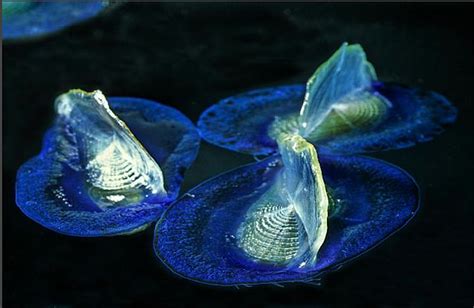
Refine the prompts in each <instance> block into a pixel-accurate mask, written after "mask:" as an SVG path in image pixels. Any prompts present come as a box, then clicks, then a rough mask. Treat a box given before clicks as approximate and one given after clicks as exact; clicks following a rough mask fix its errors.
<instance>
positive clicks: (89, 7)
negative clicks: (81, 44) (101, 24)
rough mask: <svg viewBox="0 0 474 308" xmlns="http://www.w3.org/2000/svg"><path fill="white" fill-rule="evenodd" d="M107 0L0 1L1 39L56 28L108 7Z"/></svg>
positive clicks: (31, 35) (56, 29) (17, 37)
mask: <svg viewBox="0 0 474 308" xmlns="http://www.w3.org/2000/svg"><path fill="white" fill-rule="evenodd" d="M109 5H110V2H109V1H103V0H88V1H70V2H69V1H2V28H3V39H8V40H9V39H24V38H33V37H37V36H42V35H46V34H49V33H52V32H56V31H59V30H61V29H63V28H65V27H67V26H70V25H72V24H75V23H78V22H81V21H84V20H86V19H89V18H92V17H94V16H96V15H97V14H99V13H100V12H101V11H102V10H104V9H105V8H107V7H109Z"/></svg>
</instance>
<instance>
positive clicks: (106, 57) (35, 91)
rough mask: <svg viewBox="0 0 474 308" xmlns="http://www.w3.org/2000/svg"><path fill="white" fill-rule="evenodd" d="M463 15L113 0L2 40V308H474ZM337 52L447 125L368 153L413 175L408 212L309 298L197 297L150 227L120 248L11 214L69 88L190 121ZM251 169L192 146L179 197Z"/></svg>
mask: <svg viewBox="0 0 474 308" xmlns="http://www.w3.org/2000/svg"><path fill="white" fill-rule="evenodd" d="M472 8H473V6H472V5H468V4H466V5H462V4H456V5H449V4H397V3H393V4H375V3H373V4H328V3H324V4H316V3H304V4H285V3H278V4H272V3H261V4H252V3H217V4H209V3H202V4H198V3H182V4H173V3H147V4H144V3H127V4H125V5H123V6H120V7H117V8H116V9H114V10H112V11H110V12H108V13H107V14H104V15H101V16H99V17H97V18H95V19H93V20H90V21H87V22H85V23H82V24H80V25H75V26H73V27H70V28H68V29H66V30H64V31H62V32H60V33H57V34H54V35H51V36H49V37H45V38H42V39H38V40H32V41H25V42H18V43H5V42H4V46H3V65H4V67H3V112H4V114H3V129H4V131H3V172H4V173H3V203H2V207H3V248H4V253H3V258H4V263H3V270H4V277H3V284H4V285H3V296H4V305H5V307H23V306H33V307H54V306H65V307H83V306H87V307H104V306H106V307H116V306H137V305H141V306H142V307H148V306H160V307H162V306H163V307H164V306H182V305H186V304H192V305H199V306H206V307H208V306H210V305H217V306H225V305H232V304H234V305H240V306H249V305H259V306H269V307H270V306H272V307H273V306H277V307H282V306H297V307H302V306H304V307H333V306H337V307H339V306H341V307H353V306H367V305H372V306H379V307H380V306H384V307H392V306H410V307H435V306H438V305H441V306H447V305H449V306H450V307H456V306H466V305H472V303H473V295H472V289H473V288H472V287H473V285H472V231H473V230H472V215H473V210H472V205H473V203H474V200H473V192H472V184H473V181H472V174H473V173H474V172H473V171H474V170H473V163H472V155H473V152H472V145H473V142H472V139H473V138H472V130H473V122H472V114H473V113H472V108H473V107H472V106H473V103H472V84H473V78H472V68H473V59H472V55H473V45H472V36H473V33H472V28H473V27H472V26H473V21H472V16H471V12H472ZM343 41H348V42H349V43H360V44H361V45H362V46H363V47H364V49H365V51H366V53H367V55H368V58H369V60H370V61H371V62H372V63H373V64H374V66H375V69H376V71H377V73H378V77H379V79H381V80H383V81H393V82H400V83H404V84H407V85H411V86H419V87H423V88H426V89H431V90H435V91H437V92H439V93H441V94H443V95H445V96H446V97H447V98H448V99H450V100H451V101H452V103H453V104H454V105H455V106H456V107H457V108H458V109H459V117H458V121H457V122H456V123H455V124H454V125H452V127H450V128H448V129H447V130H446V131H445V132H444V133H443V134H442V135H440V136H438V137H436V138H435V139H434V140H433V141H431V142H428V143H424V144H419V145H417V146H415V147H412V148H408V149H404V150H396V151H388V152H383V153H377V154H371V156H375V157H378V158H381V159H384V160H386V161H388V162H390V163H393V164H395V165H397V166H399V167H401V168H403V169H405V170H406V171H408V172H409V173H410V174H412V175H413V177H414V178H415V179H416V180H417V182H418V184H419V185H420V188H421V192H422V201H423V204H422V207H421V210H420V211H419V213H418V215H417V216H416V217H415V219H414V220H413V221H412V222H411V223H410V224H409V225H408V226H407V227H406V228H405V229H403V230H402V231H400V232H399V233H397V234H396V235H395V236H393V237H392V238H390V239H389V240H387V241H386V242H384V243H383V244H382V245H381V246H379V247H377V248H375V249H374V250H372V251H371V252H369V253H368V254H366V255H364V256H362V257H361V258H359V259H356V260H355V261H353V262H351V263H349V264H347V265H346V266H344V267H343V268H342V269H341V270H339V271H338V272H334V273H331V274H329V275H328V276H326V277H324V279H323V281H322V285H321V286H320V287H315V286H311V285H303V284H295V285H288V286H285V287H284V288H278V287H275V286H263V287H253V288H243V289H239V290H237V289H235V288H217V287H209V286H205V285H198V284H196V283H194V282H191V281H187V280H184V279H182V278H180V277H178V276H175V275H173V274H172V273H170V272H169V271H168V270H167V269H166V268H165V267H164V266H163V265H161V264H160V263H159V262H158V260H157V259H156V258H155V256H154V254H153V249H152V237H153V229H152V228H150V229H148V230H146V231H145V232H142V233H139V234H136V235H132V236H126V237H115V238H93V239H87V238H74V237H67V236H63V235H60V234H57V233H53V232H51V231H49V230H47V229H45V228H43V227H41V226H40V225H38V224H36V223H35V222H33V221H31V220H30V219H28V218H27V217H26V216H24V215H23V214H22V213H21V212H20V210H19V209H18V208H17V207H16V205H15V201H14V183H15V173H16V170H17V169H18V167H19V166H20V165H21V164H22V163H23V162H25V161H26V160H27V159H29V158H30V157H32V156H34V155H36V154H37V153H38V152H39V151H40V148H41V138H42V136H43V133H44V132H45V130H46V128H47V127H48V126H49V125H50V124H51V123H52V120H53V118H54V109H53V101H54V99H55V97H56V96H57V95H59V94H61V93H63V92H65V91H67V90H69V89H71V88H82V89H84V90H89V91H90V90H94V89H100V90H102V91H103V92H104V94H105V95H109V96H135V97H143V98H148V99H152V100H156V101H159V102H161V103H163V104H167V105H170V106H172V107H175V108H177V109H179V110H180V111H181V112H183V113H184V114H185V115H187V116H188V117H189V118H190V119H191V120H193V121H196V120H197V119H198V117H199V115H200V114H201V112H202V111H204V110H205V109H206V108H207V107H209V106H210V105H212V104H213V103H215V102H217V101H218V100H219V99H221V98H223V97H227V96H231V95H234V94H237V93H240V92H244V91H247V90H251V89H256V88H260V87H268V86H277V85H283V84H294V83H303V82H305V81H306V80H307V78H309V77H310V76H311V74H312V73H313V72H314V70H315V69H316V68H317V66H318V65H319V64H320V63H322V62H323V61H324V60H326V59H327V58H328V57H329V56H330V55H331V54H332V53H333V52H334V51H335V50H336V49H337V47H339V45H340V44H341V43H342V42H343ZM252 161H253V158H252V157H251V156H247V155H243V154H238V153H234V152H230V151H227V150H225V149H221V148H218V147H215V146H212V145H209V144H207V143H206V142H204V141H203V142H202V144H201V150H200V153H199V155H198V158H197V160H196V161H195V163H194V165H193V166H192V167H191V169H190V170H189V171H188V172H187V174H186V178H185V181H184V183H183V186H182V190H181V191H182V193H184V192H186V191H187V190H188V189H190V188H192V187H193V186H195V185H197V184H199V183H200V182H202V181H203V180H205V179H208V178H210V177H212V176H214V175H217V174H219V173H221V172H223V171H226V170H229V169H232V168H234V167H237V166H239V165H242V164H244V163H249V162H252Z"/></svg>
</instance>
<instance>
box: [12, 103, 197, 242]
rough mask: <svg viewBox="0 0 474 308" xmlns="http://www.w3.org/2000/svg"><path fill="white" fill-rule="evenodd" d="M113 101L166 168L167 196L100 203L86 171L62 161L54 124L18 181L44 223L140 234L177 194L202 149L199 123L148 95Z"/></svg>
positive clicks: (30, 211)
mask: <svg viewBox="0 0 474 308" xmlns="http://www.w3.org/2000/svg"><path fill="white" fill-rule="evenodd" d="M109 104H110V107H111V109H112V110H113V111H114V113H116V115H117V116H118V117H119V118H120V119H121V120H123V121H124V122H125V123H126V125H127V126H128V127H129V128H130V130H131V131H132V133H133V134H134V135H135V137H136V138H137V139H138V140H139V141H140V143H141V144H142V145H143V147H144V148H145V149H146V151H147V152H148V153H149V154H150V156H151V157H152V158H153V159H154V161H156V163H157V164H158V165H159V166H160V167H161V170H162V173H163V178H164V188H165V190H166V195H164V196H163V195H160V196H153V195H150V196H148V195H147V196H144V198H143V199H141V200H139V202H137V203H136V204H131V205H125V206H124V205H122V206H105V207H104V206H98V204H97V202H96V201H94V200H93V199H92V197H91V194H90V189H89V190H88V188H87V187H86V184H85V176H84V175H83V172H78V171H75V170H74V169H73V168H70V167H69V166H68V165H67V164H65V163H61V162H58V161H57V153H58V151H59V150H60V149H59V145H58V143H59V142H58V140H59V138H60V137H61V136H59V134H60V133H61V132H62V131H61V130H60V129H59V128H58V125H54V126H53V127H52V128H51V129H50V130H48V132H47V133H46V134H45V137H44V140H43V148H42V151H41V153H40V154H39V155H38V156H36V157H34V158H32V159H31V160H29V161H28V162H26V163H25V164H24V165H22V166H21V167H20V169H19V170H18V173H17V181H16V202H17V204H18V206H19V207H20V209H21V210H22V211H23V212H24V213H25V214H26V215H27V216H28V217H30V218H31V219H33V220H34V221H36V222H38V223H39V224H41V225H43V226H44V227H47V228H49V229H51V230H53V231H56V232H59V233H63V234H67V235H73V236H84V237H93V236H110V235H119V234H126V233H134V232H137V231H140V230H142V229H144V228H146V227H147V226H148V225H149V224H150V223H151V222H153V221H156V220H157V219H158V218H159V217H160V215H161V214H162V212H163V210H164V208H165V206H166V205H168V204H169V203H170V202H171V201H173V200H175V199H176V198H177V196H178V193H179V189H180V185H181V182H182V180H183V176H184V172H185V170H186V169H187V168H188V167H189V166H190V165H191V164H192V162H193V161H194V159H195V157H196V155H197V152H198V149H199V142H200V137H199V134H198V132H197V130H196V128H195V127H194V125H193V123H192V122H191V121H190V120H189V119H188V118H187V117H185V116H184V115H183V114H182V113H180V112H179V111H177V110H176V109H174V108H171V107H167V106H164V105H161V104H159V103H157V102H153V101H149V100H145V99H139V98H127V97H115V98H110V99H109Z"/></svg>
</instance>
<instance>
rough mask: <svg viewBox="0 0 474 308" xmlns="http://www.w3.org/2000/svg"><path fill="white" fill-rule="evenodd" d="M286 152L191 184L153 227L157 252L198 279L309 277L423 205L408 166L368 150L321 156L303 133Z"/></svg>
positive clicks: (225, 282)
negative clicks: (391, 162)
mask: <svg viewBox="0 0 474 308" xmlns="http://www.w3.org/2000/svg"><path fill="white" fill-rule="evenodd" d="M278 144H279V150H280V152H281V156H280V155H274V156H271V157H269V158H266V159H264V160H262V161H260V162H257V163H254V164H251V165H247V166H243V167H240V168H238V169H235V170H232V171H230V172H228V173H225V174H222V175H219V176H217V177H215V178H213V179H211V180H209V181H207V182H204V183H202V184H200V185H199V186H198V187H196V188H194V189H193V190H191V191H189V192H188V193H187V194H185V195H184V196H183V197H182V198H181V199H179V200H178V201H176V202H175V203H174V204H173V205H172V206H171V207H170V208H169V209H168V210H167V211H166V212H165V214H164V215H163V217H162V218H161V219H160V221H159V222H158V223H157V225H156V228H155V239H154V249H155V253H156V255H157V256H158V257H159V258H160V260H161V261H162V262H164V264H166V266H167V267H169V268H170V269H171V270H172V271H173V272H175V273H176V274H178V275H181V276H183V277H185V278H187V279H191V280H195V281H197V282H201V283H206V284H213V285H221V286H232V285H253V284H271V283H283V282H309V281H312V280H314V279H315V278H316V277H318V276H320V275H321V274H323V273H325V272H327V271H330V270H332V269H334V268H338V267H339V266H340V265H341V264H343V263H344V262H347V261H348V260H351V259H353V258H355V257H357V256H359V255H360V254H362V253H363V252H365V251H367V250H368V249H370V248H372V247H374V246H375V245H377V244H378V243H380V242H381V241H383V240H384V239H385V238H387V237H388V236H389V235H391V234H392V233H393V232H395V231H396V230H398V229H400V228H402V227H403V226H404V225H405V224H406V223H407V222H408V221H409V220H410V219H411V218H412V217H413V216H414V214H415V212H416V210H417V208H418V200H419V199H418V187H417V185H416V183H415V182H414V181H413V179H412V178H411V177H410V176H409V175H408V174H407V173H405V172H404V171H402V170H400V169H398V168H397V167H394V166H392V165H389V164H387V163H384V162H382V161H379V160H374V159H370V158H364V157H355V156H353V157H350V156H336V155H329V156H326V155H320V156H319V159H318V155H316V150H315V148H314V146H312V145H311V144H309V143H308V142H306V141H305V140H304V139H303V138H302V137H301V136H291V137H289V138H281V136H280V137H279V138H278Z"/></svg>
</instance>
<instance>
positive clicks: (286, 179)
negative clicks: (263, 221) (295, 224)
mask: <svg viewBox="0 0 474 308" xmlns="http://www.w3.org/2000/svg"><path fill="white" fill-rule="evenodd" d="M278 145H279V149H280V154H281V156H282V160H283V165H284V171H283V180H282V181H281V188H282V190H281V192H280V193H282V194H283V195H284V196H285V198H286V199H287V201H288V202H289V203H290V204H291V205H292V206H293V207H294V210H295V212H296V215H297V216H298V218H299V220H300V221H301V223H302V226H303V227H304V231H305V233H306V237H307V243H308V252H309V254H308V256H309V258H308V261H309V263H310V264H313V263H315V262H316V257H317V253H318V251H319V248H320V247H321V245H322V244H323V242H324V239H325V237H326V233H327V217H328V203H329V202H328V195H327V192H326V186H325V184H324V180H323V176H322V171H321V167H320V165H319V161H318V156H317V153H316V149H315V147H314V146H313V145H312V144H311V143H309V142H307V141H306V140H305V139H304V138H302V137H301V136H299V135H289V136H285V137H283V138H280V139H279V140H278ZM303 253H306V252H303ZM302 266H304V264H302Z"/></svg>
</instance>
